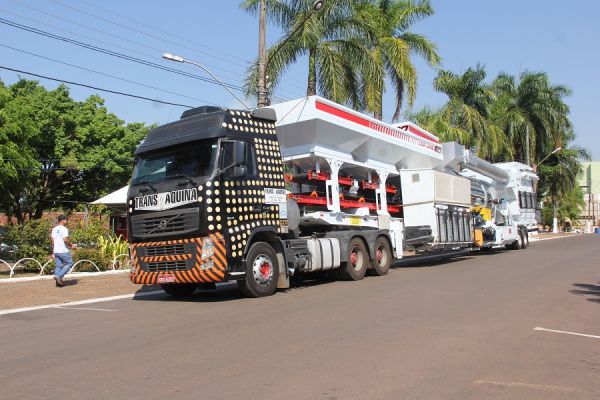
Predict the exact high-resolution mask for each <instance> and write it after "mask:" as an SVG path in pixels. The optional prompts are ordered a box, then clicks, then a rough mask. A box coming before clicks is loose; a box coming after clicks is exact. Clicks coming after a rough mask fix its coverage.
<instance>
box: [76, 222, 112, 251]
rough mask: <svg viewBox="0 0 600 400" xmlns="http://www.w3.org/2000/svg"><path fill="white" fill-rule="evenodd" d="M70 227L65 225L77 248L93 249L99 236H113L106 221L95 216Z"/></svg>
mask: <svg viewBox="0 0 600 400" xmlns="http://www.w3.org/2000/svg"><path fill="white" fill-rule="evenodd" d="M71 226H72V227H71ZM71 226H69V225H67V227H69V231H70V234H71V238H72V239H73V242H74V243H77V246H79V247H95V246H96V244H97V242H98V238H99V237H100V236H114V235H113V233H112V232H111V230H110V226H109V225H108V221H107V220H106V219H100V218H99V217H98V216H96V215H90V216H88V217H87V218H86V219H84V220H81V221H78V222H77V224H74V226H73V225H71Z"/></svg>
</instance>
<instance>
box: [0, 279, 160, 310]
mask: <svg viewBox="0 0 600 400" xmlns="http://www.w3.org/2000/svg"><path fill="white" fill-rule="evenodd" d="M64 282H65V286H64V287H62V288H59V287H56V286H55V284H54V280H53V279H50V280H36V281H26V282H14V283H12V282H9V283H3V284H1V285H0V310H2V309H9V308H19V307H31V306H38V305H45V304H55V303H66V302H71V301H77V300H87V299H92V298H96V297H105V296H116V295H121V294H130V293H135V292H137V291H138V290H140V289H141V287H142V286H141V285H134V284H132V283H131V282H130V281H129V274H114V275H102V276H86V277H79V278H78V277H75V276H72V275H69V276H67V277H66V278H65V279H64ZM159 288H160V287H158V286H156V287H155V288H154V289H155V290H158V289H159Z"/></svg>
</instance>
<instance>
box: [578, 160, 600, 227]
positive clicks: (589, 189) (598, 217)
mask: <svg viewBox="0 0 600 400" xmlns="http://www.w3.org/2000/svg"><path fill="white" fill-rule="evenodd" d="M581 166H582V168H583V172H582V174H581V175H580V176H579V186H580V187H581V189H582V191H583V199H584V200H585V206H584V207H583V209H582V210H581V223H582V225H584V226H585V228H586V232H589V233H591V232H593V227H595V226H598V225H600V161H592V162H584V163H581Z"/></svg>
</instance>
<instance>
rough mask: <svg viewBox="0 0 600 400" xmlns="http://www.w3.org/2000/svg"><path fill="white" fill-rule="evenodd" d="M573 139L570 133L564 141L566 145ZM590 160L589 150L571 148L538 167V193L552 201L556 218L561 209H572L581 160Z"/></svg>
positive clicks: (565, 149) (554, 155)
mask: <svg viewBox="0 0 600 400" xmlns="http://www.w3.org/2000/svg"><path fill="white" fill-rule="evenodd" d="M573 138H574V134H573V133H572V132H570V133H569V134H567V135H565V137H564V138H563V141H564V142H565V143H566V142H569V141H571V140H572V139H573ZM590 158H591V157H590V154H589V152H588V151H587V150H585V149H583V148H581V147H577V146H569V147H566V148H564V149H562V150H560V151H558V152H556V153H555V154H553V155H552V156H550V157H549V158H548V160H547V161H545V162H544V164H542V165H540V166H539V167H538V174H539V176H540V185H539V189H538V192H541V193H542V194H543V195H544V196H546V197H548V198H549V199H550V204H551V205H552V209H553V212H552V214H553V216H554V218H557V217H558V212H559V209H560V208H561V207H564V208H569V207H571V205H572V204H571V203H572V202H573V196H576V194H573V192H575V191H576V190H577V188H578V186H577V176H578V175H579V174H581V171H582V167H581V163H580V161H579V160H589V159H590ZM580 193H581V191H580Z"/></svg>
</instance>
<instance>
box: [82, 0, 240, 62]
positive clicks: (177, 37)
mask: <svg viewBox="0 0 600 400" xmlns="http://www.w3.org/2000/svg"><path fill="white" fill-rule="evenodd" d="M80 1H81V2H82V3H85V4H87V5H89V6H91V7H93V8H96V9H98V10H102V11H104V12H106V13H108V14H112V15H115V16H117V17H120V18H123V19H126V20H128V21H132V22H135V23H136V24H139V25H141V26H143V27H146V28H150V29H153V30H155V31H157V32H160V33H164V34H167V35H169V36H172V37H174V38H176V39H180V40H185V41H186V42H188V43H192V44H194V45H196V46H200V47H203V48H205V49H207V50H210V51H213V52H217V53H221V54H223V55H226V56H228V57H231V58H233V59H236V60H240V61H242V62H244V63H245V64H246V66H247V64H249V63H250V61H249V60H246V59H244V58H241V57H238V56H236V55H233V54H230V53H226V52H224V51H222V50H219V49H215V48H212V47H208V46H205V45H203V44H201V43H198V42H195V41H193V40H190V39H188V38H186V37H183V36H178V35H175V34H174V33H171V32H167V31H164V30H162V29H159V28H157V27H155V26H152V25H149V24H146V23H143V22H141V21H139V20H136V19H134V18H131V17H127V16H124V15H122V14H119V13H116V12H114V11H112V10H108V9H106V8H103V7H100V6H98V5H97V4H94V3H92V2H89V1H85V0H80ZM178 45H179V44H178Z"/></svg>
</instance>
